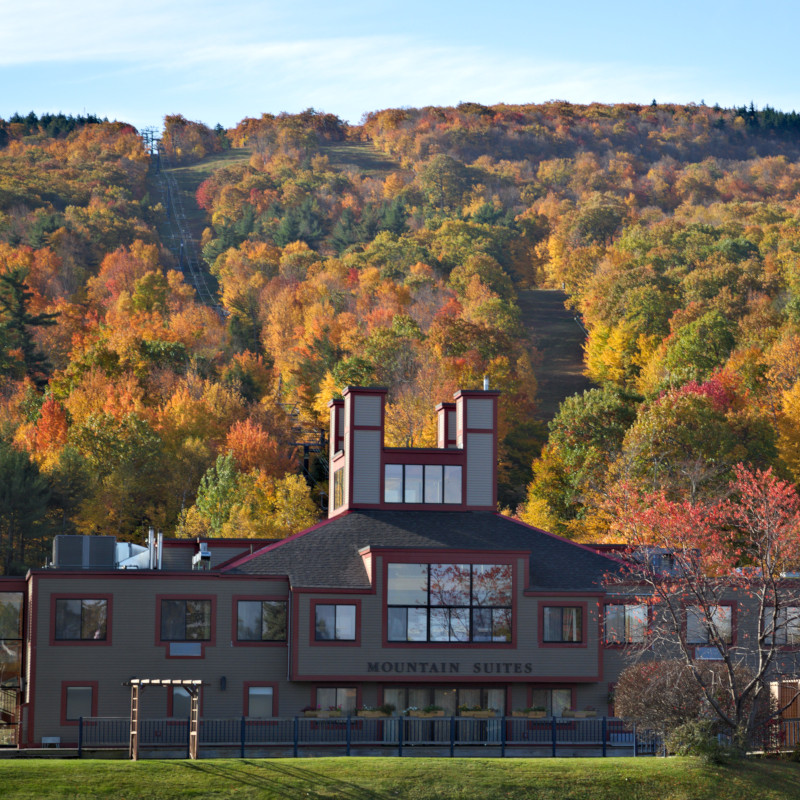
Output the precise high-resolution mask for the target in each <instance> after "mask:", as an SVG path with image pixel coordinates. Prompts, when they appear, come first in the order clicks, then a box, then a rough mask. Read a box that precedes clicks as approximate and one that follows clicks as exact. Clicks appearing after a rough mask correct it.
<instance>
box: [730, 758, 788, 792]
mask: <svg viewBox="0 0 800 800" xmlns="http://www.w3.org/2000/svg"><path fill="white" fill-rule="evenodd" d="M774 764H781V765H783V766H784V767H785V769H783V770H781V771H778V770H776V769H769V766H768V765H774ZM729 769H731V770H732V771H734V772H738V773H739V775H740V776H741V777H743V778H745V777H746V778H747V779H749V780H750V782H751V783H752V784H753V785H754V786H758V785H759V784H761V785H763V786H769V788H770V789H774V790H776V791H781V792H785V793H786V796H787V797H797V796H800V788H798V787H800V764H795V763H792V762H790V761H777V760H772V759H760V758H754V759H743V760H741V761H738V762H735V763H734V764H733V765H731V767H729Z"/></svg>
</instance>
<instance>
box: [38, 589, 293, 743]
mask: <svg viewBox="0 0 800 800" xmlns="http://www.w3.org/2000/svg"><path fill="white" fill-rule="evenodd" d="M38 582H39V587H40V591H39V594H38V600H37V605H36V608H35V610H34V612H33V613H34V615H35V621H36V645H37V646H36V656H35V663H34V664H33V669H34V670H35V674H34V675H33V681H34V685H35V698H34V702H35V714H34V723H33V724H34V729H33V731H32V732H31V734H32V738H33V739H34V741H39V740H40V739H41V737H42V736H60V737H61V740H62V743H66V742H73V741H77V726H76V725H61V702H62V700H61V692H62V683H63V682H71V683H81V682H82V681H97V700H98V714H99V715H100V716H103V717H125V716H128V715H129V714H130V689H129V688H127V687H125V686H122V683H123V682H124V681H126V680H128V679H129V678H131V677H141V678H147V677H149V678H193V679H201V680H202V681H203V688H202V704H201V708H202V713H203V715H204V716H207V717H218V718H221V717H229V718H230V717H239V716H241V715H242V713H243V711H244V709H243V695H244V682H245V681H267V682H270V681H271V682H274V683H275V684H276V685H277V688H278V696H279V700H280V703H281V713H286V714H288V713H290V712H291V713H294V712H295V711H296V710H297V706H296V705H294V704H293V702H292V699H291V692H289V691H287V686H288V683H287V681H286V678H287V673H288V667H287V654H288V649H287V646H286V645H267V646H260V645H259V646H255V647H247V646H244V647H242V646H234V644H233V639H234V631H233V625H234V624H235V623H234V621H233V614H234V608H233V602H234V601H233V597H234V595H270V596H275V597H282V596H286V594H287V584H286V583H285V582H283V581H270V580H261V581H234V580H219V579H214V578H213V577H209V578H207V579H204V578H193V579H191V580H182V579H175V578H174V577H173V578H168V577H160V576H157V575H153V576H152V577H150V576H144V575H138V576H130V577H128V576H124V575H122V576H111V577H92V576H91V575H86V576H81V579H80V580H75V579H74V578H72V579H69V578H65V577H62V576H54V577H53V578H50V577H49V576H47V577H45V578H44V579H42V578H39V579H38ZM76 593H85V594H86V595H98V594H108V595H111V596H112V598H113V606H112V612H111V636H112V643H111V644H110V645H99V644H98V645H94V644H74V645H72V644H66V645H51V644H50V639H49V637H50V601H51V596H52V595H54V594H55V595H61V594H71V595H75V594H76ZM157 595H181V596H187V597H196V598H204V597H209V598H212V597H215V598H216V625H215V633H216V641H215V644H214V645H210V644H206V645H205V647H204V656H203V657H202V658H167V657H166V656H167V648H166V647H165V646H163V645H159V644H157V643H156V630H157V629H156V615H157V614H158V613H159V609H158V604H157V601H156V596H157ZM29 663H30V662H29ZM223 676H225V679H226V680H225V683H226V688H225V689H224V690H223V689H222V688H221V683H220V679H221V678H222V677H223ZM287 698H288V699H287ZM284 703H286V705H284ZM290 704H291V705H290ZM143 713H144V715H145V716H150V717H164V716H166V713H167V690H166V689H157V688H151V689H147V690H145V691H144V693H143Z"/></svg>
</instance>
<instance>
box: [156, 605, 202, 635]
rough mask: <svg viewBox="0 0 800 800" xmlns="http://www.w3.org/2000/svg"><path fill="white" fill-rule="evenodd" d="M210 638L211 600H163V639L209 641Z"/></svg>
mask: <svg viewBox="0 0 800 800" xmlns="http://www.w3.org/2000/svg"><path fill="white" fill-rule="evenodd" d="M210 639H211V601H210V600H162V601H161V640H162V641H164V642H207V641H209V640H210Z"/></svg>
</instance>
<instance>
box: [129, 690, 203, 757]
mask: <svg viewBox="0 0 800 800" xmlns="http://www.w3.org/2000/svg"><path fill="white" fill-rule="evenodd" d="M123 685H124V686H130V687H131V732H130V744H129V746H128V756H129V758H130V759H131V760H132V761H138V760H139V697H140V695H141V693H142V690H143V689H145V688H146V687H148V686H163V687H165V688H169V687H171V686H180V687H181V688H182V689H185V690H186V691H187V693H188V694H189V698H190V701H191V711H190V714H189V758H191V759H196V758H197V742H198V738H199V730H200V722H199V716H200V715H199V713H198V709H199V707H200V704H199V702H198V699H199V693H200V687H201V686H202V685H203V681H198V680H189V679H186V678H131V679H130V680H129V681H127V682H126V683H124V684H123Z"/></svg>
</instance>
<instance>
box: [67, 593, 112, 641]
mask: <svg viewBox="0 0 800 800" xmlns="http://www.w3.org/2000/svg"><path fill="white" fill-rule="evenodd" d="M107 625H108V600H105V599H102V600H100V599H97V600H88V599H87V600H81V599H73V598H57V599H56V624H55V639H56V641H71V640H76V641H105V639H106V631H107Z"/></svg>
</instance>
